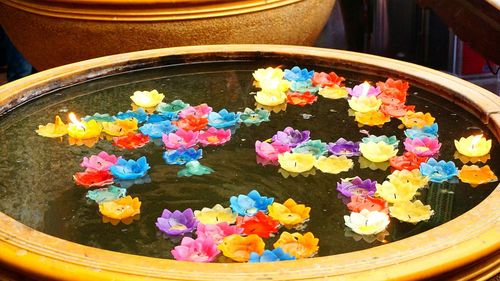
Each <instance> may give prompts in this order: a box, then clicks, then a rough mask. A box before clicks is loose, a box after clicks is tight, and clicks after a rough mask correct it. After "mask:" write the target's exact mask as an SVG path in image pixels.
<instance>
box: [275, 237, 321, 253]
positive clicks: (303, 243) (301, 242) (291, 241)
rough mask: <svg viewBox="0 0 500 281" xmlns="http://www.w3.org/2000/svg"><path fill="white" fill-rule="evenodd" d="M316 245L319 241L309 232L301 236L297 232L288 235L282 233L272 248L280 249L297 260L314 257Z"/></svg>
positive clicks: (316, 249)
mask: <svg viewBox="0 0 500 281" xmlns="http://www.w3.org/2000/svg"><path fill="white" fill-rule="evenodd" d="M318 243H319V239H318V238H316V237H314V234H312V233H311V232H307V233H306V234H304V235H302V234H300V233H297V232H295V233H289V232H286V231H284V232H283V233H281V235H280V238H279V239H278V241H276V242H275V243H274V244H273V246H274V248H278V247H279V248H282V249H283V251H284V252H285V253H287V254H290V255H292V256H294V257H296V258H297V259H305V258H310V257H312V256H314V255H315V254H316V253H317V252H318V250H319V246H318Z"/></svg>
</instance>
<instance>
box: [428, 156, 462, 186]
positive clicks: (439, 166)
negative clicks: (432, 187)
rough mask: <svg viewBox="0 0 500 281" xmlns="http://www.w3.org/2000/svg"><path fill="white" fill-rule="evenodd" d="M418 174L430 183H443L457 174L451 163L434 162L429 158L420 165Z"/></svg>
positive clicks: (453, 164)
mask: <svg viewBox="0 0 500 281" xmlns="http://www.w3.org/2000/svg"><path fill="white" fill-rule="evenodd" d="M420 173H422V175H424V176H426V177H428V178H429V180H430V181H432V182H444V181H447V180H450V179H452V178H453V177H454V176H456V175H457V174H458V170H457V167H456V166H455V163H453V162H452V161H448V162H446V161H444V160H441V161H439V162H438V161H436V160H435V159H434V158H430V159H429V160H428V161H427V162H426V163H422V164H421V165H420Z"/></svg>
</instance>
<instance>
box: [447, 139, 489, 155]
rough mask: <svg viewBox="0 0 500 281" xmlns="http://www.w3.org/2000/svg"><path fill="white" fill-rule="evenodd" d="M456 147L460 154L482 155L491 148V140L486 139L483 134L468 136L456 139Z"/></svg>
mask: <svg viewBox="0 0 500 281" xmlns="http://www.w3.org/2000/svg"><path fill="white" fill-rule="evenodd" d="M455 147H456V148H457V151H458V152H459V153H460V154H463V155H465V156H468V157H481V156H484V155H486V154H488V153H490V150H491V140H486V138H484V137H483V135H477V136H468V137H467V138H460V140H458V141H457V140H455Z"/></svg>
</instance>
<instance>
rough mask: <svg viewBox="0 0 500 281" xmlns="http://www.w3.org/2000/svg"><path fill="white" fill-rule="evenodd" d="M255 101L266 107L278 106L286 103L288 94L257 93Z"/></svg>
mask: <svg viewBox="0 0 500 281" xmlns="http://www.w3.org/2000/svg"><path fill="white" fill-rule="evenodd" d="M255 100H256V101H257V102H258V103H260V104H262V105H266V106H276V105H280V104H282V103H284V102H285V101H286V94H285V93H283V92H279V91H278V92H257V94H256V95H255Z"/></svg>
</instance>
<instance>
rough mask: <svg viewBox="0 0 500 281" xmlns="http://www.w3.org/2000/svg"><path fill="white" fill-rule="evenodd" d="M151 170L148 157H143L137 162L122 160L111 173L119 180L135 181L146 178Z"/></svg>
mask: <svg viewBox="0 0 500 281" xmlns="http://www.w3.org/2000/svg"><path fill="white" fill-rule="evenodd" d="M150 168H151V167H150V166H149V164H148V162H147V160H146V157H145V156H142V157H140V158H139V159H137V161H134V160H128V161H127V160H125V159H123V158H120V159H118V161H117V162H116V164H115V165H113V166H111V167H110V168H109V171H110V172H111V173H112V174H113V176H114V177H116V178H118V179H121V180H133V179H138V178H140V177H143V176H145V175H146V173H147V172H148V170H149V169H150Z"/></svg>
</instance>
